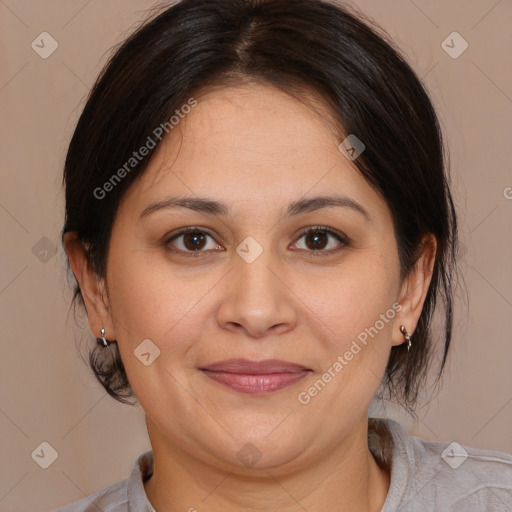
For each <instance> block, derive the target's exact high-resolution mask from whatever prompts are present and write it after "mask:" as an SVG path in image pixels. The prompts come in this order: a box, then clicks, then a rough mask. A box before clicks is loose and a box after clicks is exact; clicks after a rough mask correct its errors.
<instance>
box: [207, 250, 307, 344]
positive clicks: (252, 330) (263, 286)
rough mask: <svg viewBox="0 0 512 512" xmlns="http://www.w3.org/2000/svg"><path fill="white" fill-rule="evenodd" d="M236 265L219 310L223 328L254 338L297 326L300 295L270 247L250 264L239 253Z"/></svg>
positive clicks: (218, 316)
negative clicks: (294, 291) (287, 281)
mask: <svg viewBox="0 0 512 512" xmlns="http://www.w3.org/2000/svg"><path fill="white" fill-rule="evenodd" d="M249 261H250V260H249ZM233 264H234V268H233V269H232V271H231V272H229V274H228V276H227V279H226V281H225V283H224V285H223V295H222V303H221V305H220V307H219V308H218V310H217V321H218V323H219V325H220V327H222V328H223V329H227V330H230V331H233V332H237V333H239V334H240V333H243V334H245V335H246V336H249V337H252V338H262V337H265V336H267V335H269V334H271V335H277V334H283V333H285V332H287V331H289V330H292V329H294V328H295V326H296V324H297V309H298V308H297V307H296V303H295V301H296V300H297V298H296V296H295V295H294V293H293V291H292V290H291V289H290V287H289V285H288V284H287V283H286V272H284V271H283V269H282V268H281V265H280V264H279V262H278V261H277V258H274V257H273V255H272V253H271V251H270V249H265V250H263V252H262V253H261V254H260V255H259V256H258V257H257V258H256V259H255V260H254V261H252V262H250V263H249V262H248V261H246V260H245V259H244V258H243V257H241V256H239V255H238V254H236V255H235V256H234V262H233Z"/></svg>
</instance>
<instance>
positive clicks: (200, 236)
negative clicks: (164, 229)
mask: <svg viewBox="0 0 512 512" xmlns="http://www.w3.org/2000/svg"><path fill="white" fill-rule="evenodd" d="M180 238H182V241H181V244H177V245H178V246H180V245H181V247H178V249H173V248H172V247H169V246H170V245H171V243H172V242H174V241H175V240H178V239H180ZM208 238H211V239H212V240H213V237H212V236H211V235H210V234H209V233H208V232H206V231H204V229H201V228H198V227H195V226H190V227H187V228H184V229H181V230H180V231H179V232H178V233H176V234H174V235H173V236H171V237H170V238H168V239H166V241H165V245H166V246H167V247H169V250H171V251H172V252H181V253H191V254H189V255H190V256H196V255H197V256H199V255H200V254H194V253H202V252H205V251H204V250H203V249H205V247H206V249H212V248H213V249H215V248H217V247H220V245H219V244H217V243H215V241H214V243H213V244H210V247H207V245H208V244H207V239H208Z"/></svg>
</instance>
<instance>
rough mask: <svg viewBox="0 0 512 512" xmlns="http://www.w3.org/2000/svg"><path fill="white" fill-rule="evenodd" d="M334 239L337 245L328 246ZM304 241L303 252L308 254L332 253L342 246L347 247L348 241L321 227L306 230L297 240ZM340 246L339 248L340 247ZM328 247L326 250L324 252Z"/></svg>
mask: <svg viewBox="0 0 512 512" xmlns="http://www.w3.org/2000/svg"><path fill="white" fill-rule="evenodd" d="M332 238H334V239H335V240H337V241H338V244H336V243H335V242H334V246H333V243H331V245H330V246H329V243H330V240H329V239H332ZM301 239H304V242H305V246H306V247H305V250H307V251H309V252H320V253H332V252H336V251H338V250H340V249H341V248H342V247H343V246H346V245H348V241H347V239H346V238H345V237H343V236H342V235H340V234H338V233H336V232H335V231H333V230H331V229H327V228H322V227H313V228H309V229H307V230H306V231H305V232H304V233H303V234H302V235H301V237H300V238H299V240H301ZM340 246H341V247H340ZM326 247H329V248H328V249H327V250H324V249H325V248H326Z"/></svg>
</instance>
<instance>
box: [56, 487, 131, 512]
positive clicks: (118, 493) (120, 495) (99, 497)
mask: <svg viewBox="0 0 512 512" xmlns="http://www.w3.org/2000/svg"><path fill="white" fill-rule="evenodd" d="M127 490H128V479H126V480H121V481H120V482H116V483H115V484H112V485H109V486H107V487H104V488H103V489H100V490H99V491H97V492H95V493H94V494H91V495H90V496H87V497H85V498H82V499H81V500H78V501H75V502H73V503H70V504H69V505H66V506H65V507H62V508H59V509H58V510H56V511H54V512H98V510H101V511H102V512H128V510H129V509H128V492H127Z"/></svg>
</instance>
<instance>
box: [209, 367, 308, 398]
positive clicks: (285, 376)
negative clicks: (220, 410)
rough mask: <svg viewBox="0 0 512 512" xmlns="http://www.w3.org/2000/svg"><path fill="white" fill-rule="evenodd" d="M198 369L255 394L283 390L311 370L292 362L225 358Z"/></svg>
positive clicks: (225, 383) (238, 388) (233, 386)
mask: <svg viewBox="0 0 512 512" xmlns="http://www.w3.org/2000/svg"><path fill="white" fill-rule="evenodd" d="M201 371H202V372H203V373H204V374H205V375H206V376H207V377H209V378H211V379H213V380H215V381H217V382H219V383H220V384H223V385H224V386H227V387H229V388H231V389H233V390H235V391H238V392H240V393H247V394H258V393H268V392H272V391H277V390H279V389H283V388H285V387H287V386H291V385H292V384H295V383H296V382H297V381H299V380H301V379H303V378H304V377H305V376H306V375H308V374H309V373H310V372H311V370H310V369H308V368H305V367H304V366H301V365H299V364H295V363H289V362H287V361H280V360H278V359H266V360H264V361H249V360H248V359H229V360H226V361H219V362H217V363H214V364H211V365H209V366H207V367H205V368H201Z"/></svg>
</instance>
